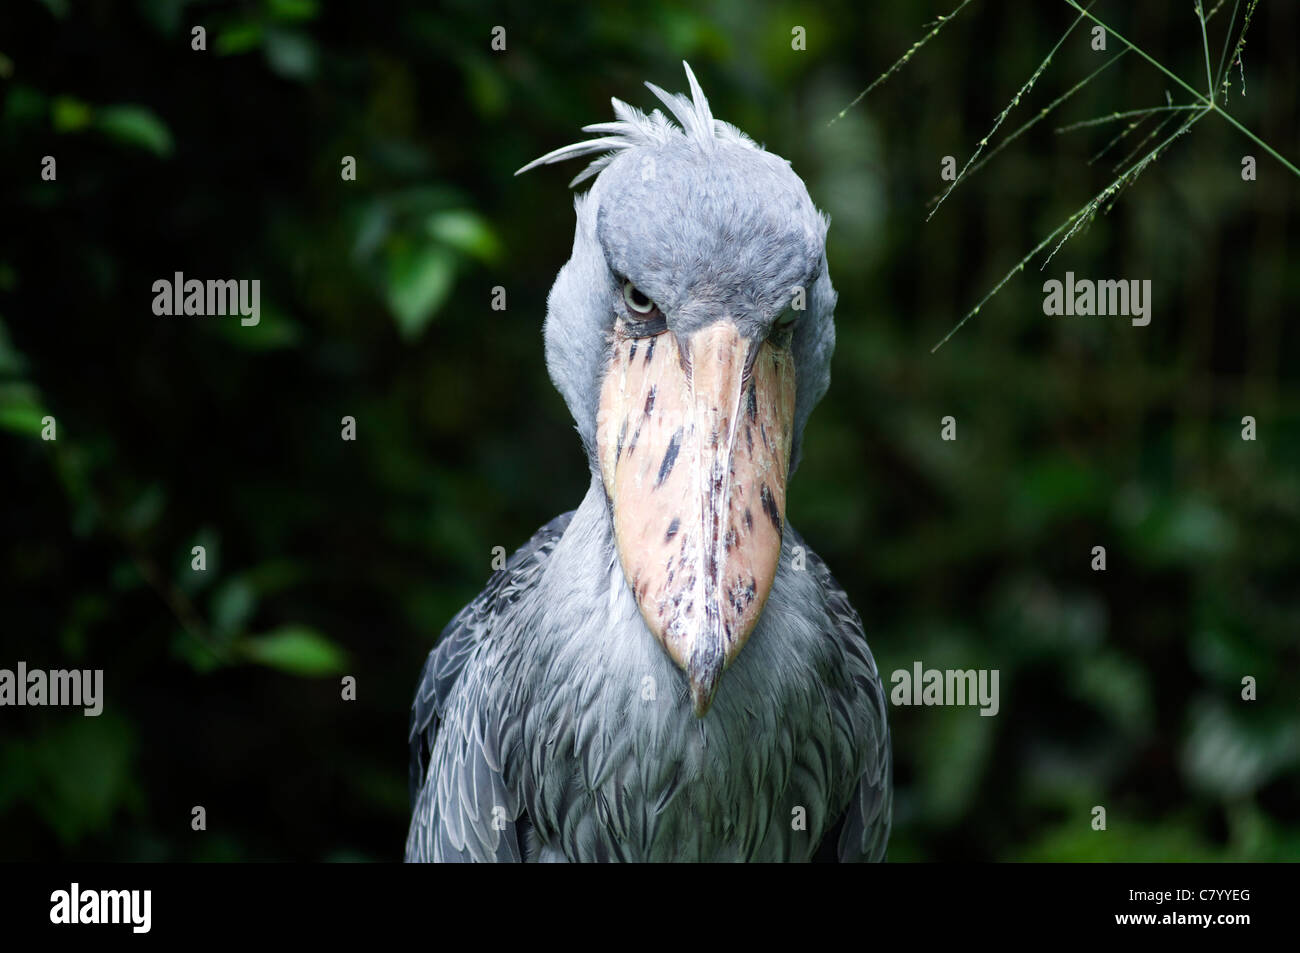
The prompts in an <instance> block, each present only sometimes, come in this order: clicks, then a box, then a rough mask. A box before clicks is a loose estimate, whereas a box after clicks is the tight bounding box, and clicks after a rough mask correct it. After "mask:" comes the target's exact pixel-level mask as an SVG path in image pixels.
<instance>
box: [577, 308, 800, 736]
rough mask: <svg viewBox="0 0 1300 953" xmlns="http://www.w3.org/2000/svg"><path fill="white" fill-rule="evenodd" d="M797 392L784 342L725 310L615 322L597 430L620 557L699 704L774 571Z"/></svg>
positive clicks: (738, 643)
mask: <svg viewBox="0 0 1300 953" xmlns="http://www.w3.org/2000/svg"><path fill="white" fill-rule="evenodd" d="M794 397H795V381H794V365H793V361H792V358H791V355H790V352H789V351H788V350H787V349H786V348H783V347H780V346H778V345H775V344H773V343H771V342H768V341H751V340H749V339H747V338H745V337H743V336H742V335H741V334H740V332H739V331H738V330H737V328H736V326H735V325H734V324H732V323H731V322H730V321H719V322H715V323H713V324H710V325H707V326H705V327H703V328H702V329H700V330H698V331H696V332H695V333H694V334H692V335H691V336H690V337H689V338H687V339H685V340H679V339H678V337H677V335H675V334H673V333H671V332H665V333H662V334H659V335H656V336H654V337H649V338H635V337H629V336H627V334H626V332H625V331H623V330H622V329H621V328H620V329H618V330H616V331H615V335H614V342H613V354H612V357H611V359H610V365H609V367H608V370H607V372H606V374H605V380H604V384H603V386H602V389H601V396H600V410H599V413H598V416H597V443H598V448H599V449H598V453H599V459H600V467H601V473H602V476H603V478H604V483H605V491H606V493H607V494H608V496H609V499H610V502H611V504H612V506H613V512H614V533H615V540H616V542H617V545H618V554H619V559H620V561H621V562H622V565H623V572H624V574H625V575H626V577H627V581H628V584H629V585H630V586H631V588H632V591H633V593H634V594H635V596H636V600H637V604H638V605H639V607H640V609H641V615H642V617H643V618H644V619H645V622H646V625H647V626H648V627H649V628H650V631H651V632H652V633H653V634H654V636H655V638H656V639H658V640H659V642H660V643H661V644H662V645H663V647H664V648H665V649H666V650H667V651H668V654H669V655H670V656H672V658H673V661H675V662H676V663H677V664H678V665H679V666H681V668H682V669H683V670H684V671H685V672H686V675H687V678H688V680H689V682H690V690H691V700H692V703H693V706H694V709H695V713H696V714H697V715H699V716H701V717H702V716H703V715H704V714H705V712H707V711H708V709H709V706H710V704H712V702H713V695H714V692H715V691H716V690H717V687H718V679H719V678H720V677H721V675H722V671H723V669H724V668H725V667H726V666H727V665H729V664H730V663H731V662H732V660H734V659H735V657H736V656H737V655H738V654H739V653H740V649H741V647H742V646H744V644H745V640H746V639H747V638H748V637H749V634H750V632H751V631H752V630H753V628H754V625H755V623H756V622H757V621H758V617H759V615H760V614H761V613H762V611H763V605H764V603H765V602H766V601H767V596H768V593H769V592H770V591H771V588H772V581H773V579H774V578H775V576H776V568H777V561H778V560H779V558H780V555H781V532H782V529H783V526H784V522H785V492H786V476H787V474H788V472H789V466H790V439H791V431H792V427H793V421H794Z"/></svg>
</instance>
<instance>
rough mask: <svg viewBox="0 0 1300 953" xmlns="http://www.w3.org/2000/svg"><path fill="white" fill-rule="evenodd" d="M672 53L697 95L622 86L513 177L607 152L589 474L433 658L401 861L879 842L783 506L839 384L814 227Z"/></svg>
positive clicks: (848, 656) (861, 680)
mask: <svg viewBox="0 0 1300 953" xmlns="http://www.w3.org/2000/svg"><path fill="white" fill-rule="evenodd" d="M686 74H687V80H688V81H689V85H690V91H691V96H690V98H687V97H686V96H683V95H672V94H669V93H666V92H664V91H663V90H662V89H659V88H658V87H656V86H654V85H652V84H649V83H647V84H646V85H647V86H649V88H650V90H651V91H652V92H653V93H654V95H655V96H657V97H658V98H659V99H660V100H661V101H662V103H663V105H664V106H665V107H666V108H667V113H664V112H661V111H660V110H658V109H656V110H655V111H654V112H652V113H650V114H649V115H646V114H645V113H642V112H641V111H639V110H637V109H634V108H633V107H631V106H629V105H627V104H625V103H623V102H620V101H619V100H614V113H615V115H616V116H617V121H615V122H604V123H598V124H596V125H592V126H587V127H585V129H584V131H586V132H590V133H596V134H598V138H595V139H591V140H589V141H585V142H580V143H577V144H575V145H570V146H567V147H565V148H562V149H557V150H555V151H554V152H551V153H549V154H547V155H545V156H542V157H541V158H540V159H538V160H536V161H535V162H532V163H530V164H529V165H527V166H525V167H524V168H523V169H521V170H520V172H523V171H526V170H528V169H531V168H533V167H535V166H538V165H544V164H549V163H553V162H559V161H561V160H565V159H571V158H574V157H578V156H583V155H591V154H597V155H598V157H597V158H596V159H595V161H593V162H592V163H591V164H590V165H589V166H588V167H587V168H586V170H585V171H583V172H582V173H581V174H580V175H579V176H578V177H577V178H576V179H574V181H573V183H572V184H573V185H577V184H578V183H579V182H582V181H584V180H586V179H590V178H593V177H594V178H595V181H594V183H593V184H592V187H591V189H590V190H589V191H588V192H587V193H586V194H585V195H584V196H581V197H579V198H578V199H577V200H576V201H575V203H574V206H575V210H576V214H577V228H576V229H575V232H574V240H573V254H572V257H570V259H569V261H568V263H567V264H565V265H564V267H563V268H562V269H561V270H560V273H559V276H558V277H557V278H556V281H555V285H554V287H553V288H552V290H551V294H550V299H549V302H548V309H547V317H546V325H545V344H546V363H547V367H548V369H549V371H550V375H551V379H552V381H553V382H554V384H555V386H556V387H557V388H558V389H559V391H560V393H561V394H562V395H563V397H564V400H565V402H566V403H567V404H568V407H569V410H570V411H571V413H572V414H573V419H574V421H575V422H576V423H577V430H578V434H579V436H580V437H581V438H582V446H583V449H584V450H585V451H586V455H587V462H588V465H589V467H590V470H591V486H590V489H589V490H588V491H587V494H586V496H585V497H584V498H583V500H582V503H581V505H579V507H578V508H577V509H576V510H574V511H573V512H571V513H566V514H565V515H563V516H560V517H558V518H556V519H555V520H553V521H551V522H550V523H549V524H547V525H546V526H544V527H543V528H542V529H541V530H539V531H538V533H537V534H536V535H535V536H534V537H533V538H532V539H531V540H529V541H528V543H527V544H525V545H524V546H523V548H521V549H520V550H519V551H518V552H516V553H515V554H514V555H513V556H512V557H511V558H510V559H509V560H508V561H507V563H506V565H505V568H504V569H502V570H499V571H498V572H496V573H495V574H494V575H493V577H492V579H491V581H490V582H489V583H488V586H487V588H486V589H485V590H484V591H483V593H482V594H481V595H480V596H479V597H478V598H477V599H475V600H474V601H473V602H472V603H470V604H469V605H468V606H466V607H465V608H464V609H463V610H462V611H461V612H460V614H459V615H457V616H456V618H455V619H453V620H452V622H451V623H450V625H448V626H447V628H446V630H445V631H444V632H443V633H442V637H441V639H440V640H439V641H438V643H437V646H436V647H435V648H434V650H433V652H432V654H431V655H430V656H429V659H428V662H427V663H426V665H425V667H424V672H423V675H422V676H421V680H420V685H419V689H418V692H417V695H416V698H415V703H414V710H413V717H412V723H411V744H412V759H411V784H412V797H413V802H414V811H413V816H412V818H411V826H410V833H409V836H408V839H407V843H406V857H407V859H408V860H412V861H444V860H445V861H450V860H464V861H490V860H497V861H520V860H523V861H565V860H567V861H606V860H623V861H660V860H702V861H724V860H726V861H734V860H756V861H768V860H809V859H814V858H815V857H816V858H818V859H821V858H823V857H825V858H827V859H831V858H834V857H835V856H836V855H838V858H839V859H841V860H846V861H849V860H854V861H856V860H881V859H883V858H884V855H885V845H886V841H887V839H888V835H889V826H890V815H891V807H892V802H893V792H892V779H891V767H890V766H891V759H890V746H889V732H888V727H887V725H886V720H885V700H884V693H883V691H882V689H881V684H880V678H879V675H878V674H877V671H876V666H875V662H874V661H873V659H872V657H871V652H870V650H869V649H868V647H867V642H866V639H865V637H864V636H863V631H862V623H861V621H860V620H859V618H858V614H857V613H856V612H855V611H854V610H853V607H852V606H851V605H850V604H849V601H848V599H847V598H846V597H845V594H844V592H843V590H841V589H840V587H839V586H838V585H837V584H836V582H835V580H834V579H833V578H832V577H831V574H830V572H829V571H828V570H827V568H826V566H825V565H824V564H823V563H822V561H821V560H820V559H818V557H817V556H816V555H814V554H813V552H812V551H811V550H810V549H809V548H808V546H807V544H806V543H805V542H804V540H803V539H802V538H801V537H800V536H799V534H798V533H796V532H795V530H794V529H793V527H791V526H790V525H789V524H788V523H787V522H786V485H787V481H788V480H789V478H790V475H791V474H792V473H793V471H794V469H795V466H796V464H797V463H798V461H799V453H800V444H801V437H802V435H803V430H804V424H805V423H806V422H807V420H808V415H809V414H810V413H811V411H812V409H813V406H814V405H815V404H816V403H817V402H818V400H819V399H820V398H821V397H822V395H823V394H824V393H825V391H826V388H827V385H828V383H829V379H830V360H831V351H832V349H833V347H834V343H835V329H834V325H833V322H832V312H833V311H834V306H835V292H834V290H833V289H832V287H831V280H830V276H829V274H828V272H827V268H826V255H825V239H826V229H827V225H828V221H827V219H826V218H825V217H824V216H823V215H821V214H820V213H819V212H818V211H817V209H816V208H815V206H814V205H813V203H812V201H811V199H810V198H809V196H808V192H807V190H806V188H805V187H804V184H803V182H802V181H801V180H800V179H799V177H798V176H797V175H795V173H794V172H793V171H792V170H791V168H790V165H789V163H788V162H786V161H785V160H783V159H781V158H780V157H778V156H776V155H774V154H772V153H770V152H767V151H765V150H764V149H763V148H761V147H759V146H758V145H756V144H755V143H754V142H753V141H752V140H751V139H749V138H748V137H747V136H746V135H745V134H744V133H742V132H741V131H740V130H739V129H737V128H736V127H734V126H732V125H729V124H728V123H725V122H721V121H719V120H715V119H714V118H713V115H712V113H711V112H710V109H709V104H708V102H707V101H706V99H705V97H704V94H703V93H702V92H701V90H700V87H699V84H698V83H697V82H696V80H695V77H694V75H693V74H692V73H691V71H690V67H689V66H687V67H686ZM670 116H671V118H670ZM674 118H675V119H676V123H674V122H673V119H674ZM823 842H825V843H823ZM819 849H820V851H819Z"/></svg>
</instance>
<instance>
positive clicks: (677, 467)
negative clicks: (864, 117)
mask: <svg viewBox="0 0 1300 953" xmlns="http://www.w3.org/2000/svg"><path fill="white" fill-rule="evenodd" d="M686 75H687V79H688V81H689V83H690V89H691V97H690V98H689V99H688V98H687V97H685V96H680V95H671V94H669V93H666V92H664V91H663V90H661V89H659V88H658V87H657V86H654V85H652V84H649V83H647V84H646V85H647V86H649V88H650V90H651V91H652V92H653V93H654V94H655V95H656V96H657V97H658V98H659V99H660V100H661V101H662V102H663V104H664V106H665V107H667V109H668V111H669V113H671V114H672V116H673V117H675V118H676V119H677V122H678V123H680V126H678V125H676V124H674V123H673V122H672V120H671V119H669V118H668V116H666V115H665V114H663V113H662V112H660V111H659V110H655V111H654V112H653V113H651V114H650V115H646V114H644V113H642V112H640V111H639V110H637V109H634V108H632V107H631V106H628V105H627V104H626V103H623V102H620V101H619V100H617V99H616V100H614V101H613V102H614V112H615V114H616V116H617V117H618V119H617V121H615V122H608V123H599V124H596V125H593V126H586V127H584V131H586V132H592V133H598V134H600V138H597V139H594V140H589V141H586V142H580V143H577V144H575V145H571V146H566V147H564V148H562V149H557V150H556V151H554V152H551V153H549V154H547V155H545V156H542V157H541V158H540V159H537V160H536V161H535V162H532V163H530V164H529V165H527V166H525V167H524V168H523V169H521V170H520V172H524V171H526V170H528V169H531V168H533V167H534V166H537V165H541V164H547V163H552V162H559V161H562V160H564V159H569V158H574V157H577V156H582V155H590V154H592V153H600V154H601V155H600V157H599V158H597V159H596V160H595V161H594V162H592V163H591V165H590V166H588V167H587V169H586V170H585V171H584V172H583V173H582V174H581V175H579V176H578V177H577V178H576V179H574V181H573V183H572V184H574V185H576V184H577V183H579V182H581V181H583V180H584V179H587V178H590V177H592V176H596V181H595V183H594V185H593V186H592V188H591V190H590V191H589V192H588V193H587V194H586V196H583V197H579V198H578V199H577V201H576V203H575V207H576V210H577V219H578V221H577V229H576V232H575V237H574V243H573V255H572V257H571V258H570V259H569V261H568V263H567V264H566V265H565V266H564V268H563V269H562V270H561V271H560V274H559V277H558V278H557V279H556V282H555V286H554V287H553V288H552V290H551V295H550V299H549V302H548V313H547V320H546V358H547V365H548V368H549V370H550V373H551V378H552V380H553V381H554V382H555V385H556V387H557V388H558V389H559V391H560V393H561V394H563V396H564V399H565V401H566V402H567V404H568V406H569V409H570V411H571V412H572V413H573V416H574V419H575V420H576V422H577V426H578V432H579V433H580V434H581V436H582V440H583V444H584V446H585V447H586V449H587V452H588V456H589V458H590V461H591V467H592V471H593V473H594V474H595V475H596V476H597V477H598V478H599V479H600V480H601V481H602V483H603V484H604V487H605V493H606V495H607V497H608V500H609V505H610V512H611V516H612V520H613V526H614V538H615V541H616V544H617V547H618V555H619V559H620V562H621V564H622V568H623V573H624V575H625V576H626V578H627V582H628V585H629V586H630V587H631V589H632V592H633V593H634V595H635V598H636V600H637V603H638V605H639V607H640V610H641V615H642V617H643V618H644V619H645V623H646V625H647V627H648V628H649V630H650V632H651V633H652V634H653V635H654V637H655V638H656V639H658V640H659V642H660V643H661V644H662V645H663V647H664V648H665V649H666V650H667V652H668V654H669V655H670V656H671V657H672V658H673V660H674V661H675V662H676V663H677V664H678V665H679V666H680V667H681V668H682V669H683V670H684V671H685V672H686V675H687V678H688V680H689V682H690V689H691V696H692V702H693V705H694V709H695V712H696V714H697V715H700V716H703V715H704V714H705V712H707V711H708V708H709V705H710V704H711V703H712V700H713V696H714V692H715V691H716V690H717V686H718V681H719V678H720V677H721V674H722V671H723V669H724V668H725V667H726V666H727V665H728V664H730V662H731V661H732V660H733V659H735V657H736V656H737V655H738V654H739V652H740V650H741V647H742V646H743V645H744V644H745V641H746V639H747V638H748V637H749V634H750V632H751V631H753V629H754V626H755V624H756V623H757V621H758V618H759V616H760V614H761V613H762V611H763V606H764V604H765V602H766V600H767V596H768V593H769V592H770V590H771V588H772V583H773V580H774V579H775V577H776V572H777V563H778V560H779V559H780V555H781V535H782V532H783V529H784V525H785V501H786V483H787V480H788V479H789V476H790V472H791V471H792V470H793V468H794V466H795V464H796V462H797V461H798V457H799V447H800V437H801V434H802V432H803V427H804V423H805V422H806V421H807V419H808V414H809V413H810V411H811V410H812V408H813V406H814V405H815V404H816V403H817V401H818V400H820V399H821V396H822V394H824V393H825V391H826V387H827V385H828V383H829V381H830V358H831V351H832V350H833V348H834V344H835V330H834V324H833V320H832V315H833V312H834V307H835V292H834V290H833V289H832V287H831V282H830V276H829V274H828V272H827V269H826V257H825V240H826V227H827V221H826V219H825V217H824V216H823V215H821V214H820V213H819V212H818V211H817V209H816V207H815V206H814V205H813V203H812V200H811V199H810V198H809V196H808V191H807V189H806V188H805V187H804V184H803V182H802V181H801V180H800V179H799V177H798V176H797V175H795V174H794V172H793V171H792V170H791V168H790V164H789V163H788V162H786V161H785V160H784V159H781V158H780V157H779V156H776V155H773V154H772V153H770V152H767V151H765V150H764V149H762V148H760V147H759V146H757V145H756V144H755V143H754V142H753V141H752V140H750V139H749V138H748V137H746V136H745V135H744V134H743V133H742V132H740V130H738V129H736V128H735V127H734V126H731V125H729V124H727V123H724V122H721V121H719V120H715V119H714V118H713V116H712V113H711V112H710V110H709V104H708V102H707V100H706V99H705V98H704V94H703V92H702V91H701V90H700V87H699V84H698V83H697V82H696V80H695V76H694V75H693V74H692V73H691V69H690V67H689V66H687V67H686Z"/></svg>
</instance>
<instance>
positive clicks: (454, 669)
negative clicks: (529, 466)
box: [410, 511, 573, 796]
mask: <svg viewBox="0 0 1300 953" xmlns="http://www.w3.org/2000/svg"><path fill="white" fill-rule="evenodd" d="M572 518H573V512H572V511H570V512H568V513H564V514H562V515H560V516H557V517H556V518H555V519H553V520H551V521H550V522H549V523H547V524H546V525H545V526H543V527H542V528H541V529H539V530H538V531H537V532H536V533H534V534H533V536H532V538H531V539H529V540H528V542H526V543H524V545H522V546H520V547H519V549H517V550H515V552H514V553H513V554H512V555H511V556H510V557H509V558H508V559H507V560H506V563H505V565H504V567H502V568H501V569H499V570H497V571H496V572H495V573H493V574H492V578H491V579H490V580H488V584H487V585H486V586H485V587H484V589H483V591H482V592H481V593H479V594H478V596H476V597H475V598H474V599H473V600H472V601H471V602H470V603H469V604H468V605H466V606H465V607H464V608H463V609H461V610H460V612H458V613H457V614H456V616H455V617H454V618H453V619H452V620H451V621H450V622H449V623H447V626H446V628H444V629H443V630H442V634H441V635H440V636H439V637H438V641H437V642H436V643H435V644H434V647H433V650H432V651H431V652H430V653H429V657H428V659H427V660H426V661H425V663H424V669H423V671H422V672H421V673H420V682H419V685H418V687H417V688H416V692H415V701H414V702H413V704H412V706H411V730H410V743H411V785H412V796H414V794H415V792H416V791H418V789H419V786H420V785H421V784H423V783H424V773H425V771H426V769H427V767H428V755H429V750H430V749H431V748H432V746H433V737H434V735H435V734H436V732H437V724H438V721H439V720H440V719H442V718H443V717H444V716H445V715H446V707H447V703H448V699H449V698H450V697H451V694H452V690H453V688H454V687H455V685H456V682H457V680H458V679H459V678H460V676H461V673H462V672H463V671H464V669H465V665H466V663H467V661H468V660H469V658H470V656H471V655H472V654H473V652H474V650H475V649H476V648H477V647H478V645H479V644H480V643H481V642H482V641H483V640H484V639H485V638H487V637H488V636H489V635H490V634H491V633H492V631H493V630H494V629H495V628H496V626H497V623H498V620H499V619H500V618H501V617H502V616H503V615H505V614H506V613H508V612H509V610H510V607H511V606H513V605H514V604H515V603H516V602H518V600H519V598H520V596H521V595H522V594H524V593H527V592H529V591H531V590H532V589H533V587H534V586H535V585H536V582H537V580H538V578H539V577H540V576H541V574H542V572H543V571H544V569H545V566H546V561H547V559H548V558H549V557H550V555H551V553H552V552H553V551H554V550H555V546H556V544H557V543H559V541H560V538H561V537H562V536H563V535H564V531H565V530H566V529H567V528H568V526H569V522H570V521H571V520H572Z"/></svg>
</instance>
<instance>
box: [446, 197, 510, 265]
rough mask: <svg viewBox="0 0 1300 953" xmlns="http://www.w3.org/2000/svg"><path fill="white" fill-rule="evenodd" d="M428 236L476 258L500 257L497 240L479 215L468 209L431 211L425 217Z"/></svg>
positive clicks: (485, 259)
mask: <svg viewBox="0 0 1300 953" xmlns="http://www.w3.org/2000/svg"><path fill="white" fill-rule="evenodd" d="M428 231H429V235H430V236H432V237H433V238H436V239H437V240H438V241H440V242H442V243H443V244H444V245H448V246H450V247H452V248H454V249H456V251H458V252H461V253H462V254H464V255H468V256H469V257H471V258H477V259H479V260H480V261H485V262H494V261H497V260H499V259H500V257H501V243H500V242H499V241H498V240H497V237H496V234H495V233H494V232H493V231H492V227H491V226H490V225H488V223H487V222H486V221H485V220H484V219H483V217H482V216H480V215H478V214H477V213H475V212H471V211H469V210H468V209H452V210H450V211H446V212H435V213H434V214H433V215H431V216H430V217H429V222H428Z"/></svg>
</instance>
